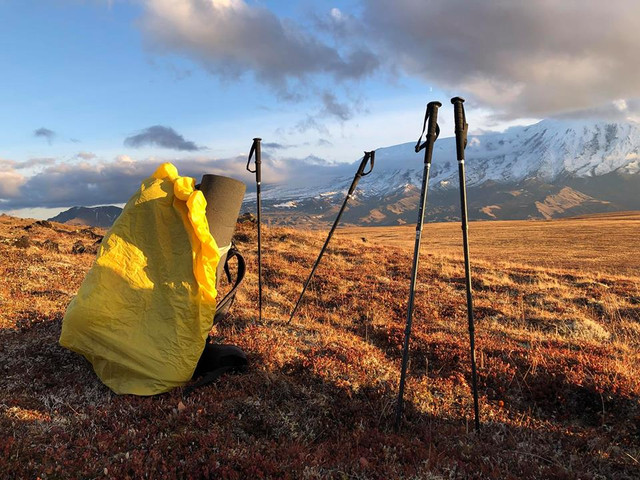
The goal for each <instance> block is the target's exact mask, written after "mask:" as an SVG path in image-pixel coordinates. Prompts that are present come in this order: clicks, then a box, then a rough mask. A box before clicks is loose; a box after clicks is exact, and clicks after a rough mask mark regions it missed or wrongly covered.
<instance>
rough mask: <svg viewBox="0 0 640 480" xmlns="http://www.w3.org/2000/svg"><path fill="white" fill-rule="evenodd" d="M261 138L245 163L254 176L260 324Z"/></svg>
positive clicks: (254, 145) (256, 140)
mask: <svg viewBox="0 0 640 480" xmlns="http://www.w3.org/2000/svg"><path fill="white" fill-rule="evenodd" d="M261 141H262V139H261V138H254V139H253V144H252V145H251V151H250V152H249V160H248V161H247V170H248V171H249V172H251V173H255V174H256V210H257V211H258V318H259V320H260V322H262V232H261V226H262V219H261V218H260V217H261V212H262V197H261V195H260V187H261V184H262V148H261V144H260V142H261ZM254 155H255V168H254V169H253V170H251V169H250V168H249V163H250V162H251V157H252V156H254Z"/></svg>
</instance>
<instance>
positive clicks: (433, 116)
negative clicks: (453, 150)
mask: <svg viewBox="0 0 640 480" xmlns="http://www.w3.org/2000/svg"><path fill="white" fill-rule="evenodd" d="M441 106H442V104H441V103H440V102H429V104H428V105H427V112H426V115H425V124H426V123H427V121H428V126H427V136H426V139H425V142H424V143H423V144H422V145H420V140H421V139H422V133H421V134H420V138H419V139H418V144H417V145H416V149H415V150H416V153H418V152H419V151H420V150H422V149H424V170H423V172H422V189H421V190H420V209H419V211H418V223H417V225H416V241H415V245H414V248H413V265H412V267H411V285H410V287H409V304H408V306H407V323H406V327H405V331H404V347H403V351H402V370H401V373H400V388H399V391H398V401H397V403H396V420H395V428H396V430H399V429H400V422H401V420H402V408H403V401H404V385H405V379H406V375H407V364H408V362H409V338H410V337H411V322H412V318H413V304H414V300H415V293H416V283H417V281H418V260H419V257H420V243H421V241H422V223H423V221H424V209H425V206H426V204H427V190H428V188H429V173H430V171H431V158H432V156H433V144H434V143H435V141H436V138H438V134H439V133H440V128H439V127H438V108H440V107H441ZM425 126H426V125H425ZM423 133H424V127H423Z"/></svg>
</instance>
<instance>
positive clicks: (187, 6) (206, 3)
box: [141, 0, 378, 98]
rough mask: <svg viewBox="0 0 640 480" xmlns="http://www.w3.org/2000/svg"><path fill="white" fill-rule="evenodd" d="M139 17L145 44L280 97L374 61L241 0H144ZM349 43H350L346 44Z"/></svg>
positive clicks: (344, 76)
mask: <svg viewBox="0 0 640 480" xmlns="http://www.w3.org/2000/svg"><path fill="white" fill-rule="evenodd" d="M144 3H145V5H146V12H145V15H144V17H143V19H142V21H141V25H142V29H143V32H144V33H145V36H146V39H147V44H148V45H149V47H150V48H151V49H153V50H154V51H156V52H158V53H164V52H169V53H182V54H186V55H188V56H190V57H192V58H194V59H196V60H197V61H198V62H199V63H201V64H202V65H204V67H205V68H207V69H208V70H209V71H210V72H211V73H213V74H215V75H220V76H228V77H237V76H241V75H243V74H246V73H248V72H251V73H253V75H255V77H256V78H257V79H258V80H259V81H261V82H263V83H266V84H268V85H270V86H271V87H272V88H274V89H275V90H276V91H277V92H278V93H279V94H280V95H282V96H283V97H289V98H292V97H296V96H298V95H299V94H300V92H299V91H296V90H295V88H292V86H297V85H299V84H298V83H297V82H300V81H301V80H304V79H308V77H309V76H313V75H329V76H330V77H332V78H334V79H336V80H337V81H344V80H348V79H357V78H361V77H363V76H366V75H367V74H369V73H370V72H371V71H372V70H374V69H375V68H376V67H377V65H378V62H377V60H376V59H375V57H374V56H373V54H371V52H369V51H368V50H364V49H362V48H342V47H337V46H333V45H329V44H327V43H326V42H323V41H322V40H320V38H319V37H317V36H314V35H313V34H312V33H311V32H309V31H308V30H307V29H305V28H304V27H303V26H302V25H299V24H297V23H296V22H294V21H293V20H290V19H287V20H283V19H280V18H279V17H277V16H276V15H275V14H274V13H272V12H271V11H270V10H268V9H267V8H265V7H263V6H261V5H259V4H251V5H249V4H247V3H245V2H244V1H243V0H146V1H145V2H144ZM347 47H348V46H347Z"/></svg>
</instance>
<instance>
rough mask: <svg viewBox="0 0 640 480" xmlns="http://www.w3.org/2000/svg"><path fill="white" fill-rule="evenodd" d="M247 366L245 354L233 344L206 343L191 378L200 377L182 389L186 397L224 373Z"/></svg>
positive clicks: (241, 370) (241, 369)
mask: <svg viewBox="0 0 640 480" xmlns="http://www.w3.org/2000/svg"><path fill="white" fill-rule="evenodd" d="M246 368H247V355H246V354H245V353H244V352H243V351H242V349H241V348H239V347H236V346H235V345H216V344H213V343H207V344H205V346H204V351H203V352H202V355H201V356H200V360H199V361H198V365H197V366H196V370H195V372H194V373H193V378H197V377H202V378H200V379H199V380H198V381H197V382H196V383H194V384H192V385H189V386H188V387H186V388H185V389H184V392H183V397H187V396H188V395H189V394H191V392H193V391H194V390H195V389H196V388H200V387H203V386H205V385H209V384H211V383H213V382H215V381H216V380H217V379H218V378H220V377H221V376H222V375H224V374H225V373H229V372H243V371H244V370H246Z"/></svg>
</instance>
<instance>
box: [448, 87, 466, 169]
mask: <svg viewBox="0 0 640 480" xmlns="http://www.w3.org/2000/svg"><path fill="white" fill-rule="evenodd" d="M451 103H452V104H453V120H454V122H455V132H456V151H457V154H458V160H464V149H465V147H466V146H467V129H468V128H469V125H468V124H467V119H466V116H465V114H464V105H463V103H464V98H462V97H453V98H452V99H451Z"/></svg>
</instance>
